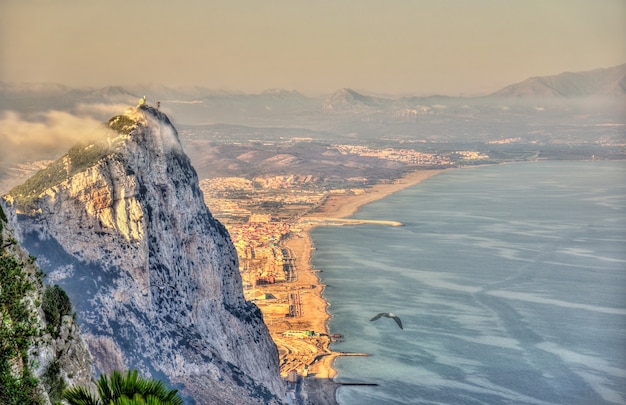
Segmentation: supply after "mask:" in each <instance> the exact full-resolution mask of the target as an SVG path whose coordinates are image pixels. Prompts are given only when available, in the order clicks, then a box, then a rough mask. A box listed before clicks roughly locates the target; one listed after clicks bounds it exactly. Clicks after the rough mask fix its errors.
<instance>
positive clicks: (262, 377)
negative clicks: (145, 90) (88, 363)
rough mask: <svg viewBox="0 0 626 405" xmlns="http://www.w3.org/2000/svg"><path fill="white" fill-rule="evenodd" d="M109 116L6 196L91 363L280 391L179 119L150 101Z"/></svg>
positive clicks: (218, 392) (207, 390) (260, 392)
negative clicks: (58, 289)
mask: <svg viewBox="0 0 626 405" xmlns="http://www.w3.org/2000/svg"><path fill="white" fill-rule="evenodd" d="M108 128H109V129H108V133H107V135H106V136H105V137H104V138H103V139H99V140H97V141H94V142H89V143H86V144H82V145H77V146H76V147H75V148H73V149H72V150H70V151H69V152H68V153H67V154H66V155H65V156H63V157H62V158H61V159H59V160H57V161H56V162H54V163H53V164H52V165H51V166H49V167H48V168H47V169H45V170H44V171H42V172H40V173H38V174H37V175H35V176H34V177H33V178H32V179H30V180H29V181H28V182H26V183H25V184H24V185H23V186H20V187H17V188H15V189H14V190H12V191H11V192H10V193H9V194H8V195H7V196H5V199H6V201H7V202H8V204H9V205H10V206H11V207H13V209H15V210H16V211H17V213H18V215H17V223H18V226H19V228H20V229H21V234H20V239H21V241H22V243H23V245H24V246H25V247H26V248H27V249H28V250H29V251H30V253H31V254H33V255H35V256H37V257H38V258H39V262H40V265H41V267H42V269H43V271H44V272H45V273H46V274H47V276H48V278H49V279H50V280H53V281H54V282H57V283H58V284H60V285H61V286H62V287H63V288H64V289H65V290H66V291H67V293H68V295H69V296H70V298H71V299H72V302H73V303H74V305H75V307H76V309H77V313H78V317H77V319H78V322H79V324H80V326H81V330H82V332H83V336H84V338H85V340H86V341H87V343H88V345H89V349H90V351H91V353H92V355H93V357H94V360H95V365H96V367H97V370H98V371H99V372H102V373H109V372H111V371H112V370H114V369H121V370H124V369H139V370H140V372H141V373H142V375H146V376H150V377H152V378H157V379H161V380H164V381H166V382H168V383H169V384H171V385H173V386H175V387H177V388H179V389H181V392H182V394H183V395H184V396H186V401H187V402H188V403H199V404H208V403H223V404H228V403H232V404H235V403H237V404H266V403H280V402H281V400H282V398H284V386H283V383H282V381H281V379H280V376H279V370H278V351H277V349H276V346H275V344H274V343H273V341H272V340H271V338H270V335H269V332H268V330H267V328H266V326H265V324H264V323H263V320H262V316H261V313H260V311H259V309H258V308H257V307H256V306H255V305H254V304H252V303H250V302H247V301H245V299H244V297H243V291H242V284H241V277H240V275H239V271H238V262H237V255H236V251H235V249H234V247H233V244H232V241H231V240H230V236H229V235H228V232H227V231H226V229H225V227H224V226H223V225H222V224H221V223H220V222H218V221H217V220H216V219H215V218H214V217H213V216H212V215H211V213H210V212H209V210H208V209H207V207H206V206H205V204H204V201H203V198H202V193H201V191H200V189H199V187H198V177H197V174H196V172H195V170H194V168H193V167H192V165H191V163H190V160H189V158H188V157H187V156H186V155H185V153H184V151H183V149H182V146H181V144H180V141H179V139H178V134H177V132H176V129H175V128H174V126H173V125H172V124H171V122H170V120H169V119H168V117H167V116H166V115H165V114H163V113H162V112H161V111H159V110H158V109H156V108H153V107H151V106H149V105H147V104H143V105H140V106H138V107H137V108H131V109H129V110H128V111H126V112H125V113H124V114H121V115H118V116H116V117H113V118H112V119H111V120H109V123H108Z"/></svg>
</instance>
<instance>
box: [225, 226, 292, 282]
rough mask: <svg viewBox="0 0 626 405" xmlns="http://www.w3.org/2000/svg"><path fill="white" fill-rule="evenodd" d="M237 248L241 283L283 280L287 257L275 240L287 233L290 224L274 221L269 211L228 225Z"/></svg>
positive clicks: (277, 240) (286, 270)
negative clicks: (241, 222)
mask: <svg viewBox="0 0 626 405" xmlns="http://www.w3.org/2000/svg"><path fill="white" fill-rule="evenodd" d="M227 229H228V232H229V233H230V237H231V239H232V241H233V244H234V245H235V249H237V256H238V257H239V271H240V272H241V274H242V278H243V283H244V287H245V288H247V289H249V288H251V287H253V286H257V285H263V284H274V283H276V282H281V281H286V280H287V276H288V270H289V269H288V268H287V266H286V264H287V262H288V259H286V258H285V254H284V251H283V249H282V248H281V247H280V246H279V244H278V242H279V241H280V240H281V239H282V238H283V237H284V236H285V235H287V234H288V233H289V231H290V229H289V224H288V223H287V222H284V221H280V222H274V221H272V217H271V216H270V215H259V214H256V215H250V218H249V219H248V222H246V223H244V224H237V225H229V226H227Z"/></svg>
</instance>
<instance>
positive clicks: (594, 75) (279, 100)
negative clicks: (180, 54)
mask: <svg viewBox="0 0 626 405" xmlns="http://www.w3.org/2000/svg"><path fill="white" fill-rule="evenodd" d="M144 95H146V96H147V100H148V103H150V104H152V105H157V104H158V105H160V108H161V109H162V110H163V111H164V112H166V113H167V114H169V115H170V116H172V117H175V119H176V121H177V122H178V123H184V124H213V123H228V124H236V125H247V126H262V127H267V126H276V125H279V126H284V125H287V126H288V127H291V128H296V127H298V128H309V129H316V130H328V128H329V125H326V123H325V122H326V121H328V120H329V119H331V118H329V117H332V120H337V119H339V120H346V119H353V118H358V119H359V121H360V122H365V121H369V122H371V121H372V120H371V119H370V118H371V117H370V118H367V119H366V118H364V115H372V114H375V115H377V120H380V119H383V120H397V119H414V118H415V117H417V116H424V115H442V114H443V115H455V116H467V115H468V114H469V115H472V116H475V114H477V113H480V114H485V113H488V114H492V113H494V112H498V111H500V112H503V111H511V110H505V109H503V107H506V108H516V109H517V110H516V112H517V113H527V112H531V113H532V111H535V110H537V108H540V109H542V110H541V111H544V110H545V108H548V107H550V108H553V109H558V111H560V112H563V111H564V106H565V107H567V108H570V107H571V106H572V105H573V103H579V101H581V100H583V99H590V98H594V99H598V98H601V99H604V100H605V102H608V103H609V104H611V105H612V106H613V107H611V108H613V109H614V110H615V106H617V107H616V108H617V110H619V109H623V105H624V101H623V100H624V99H625V96H626V64H623V65H620V66H615V67H611V68H603V69H595V70H591V71H586V72H576V73H569V72H568V73H561V74H559V75H555V76H543V77H532V78H529V79H527V80H524V81H522V82H519V83H515V84H511V85H510V86H507V87H505V88H503V89H501V90H499V91H497V92H495V93H492V94H489V95H486V96H481V97H448V96H429V97H401V98H385V97H375V96H372V95H366V94H363V93H360V92H358V91H356V90H354V89H349V88H343V89H340V90H338V91H336V92H335V93H333V94H331V95H330V96H329V97H327V98H326V99H320V98H314V97H308V96H305V95H303V94H301V93H299V92H297V91H293V90H283V89H272V90H267V91H264V92H262V93H258V94H245V93H232V92H224V91H216V90H211V89H207V88H204V87H198V86H195V87H176V88H173V87H167V86H163V85H160V84H147V85H133V86H107V87H103V88H71V87H67V86H64V85H58V84H9V83H0V111H1V110H12V111H16V112H19V113H22V114H33V113H34V114H36V113H38V112H42V111H48V110H62V111H68V112H70V113H76V114H79V115H90V116H92V117H94V118H97V119H105V118H107V117H108V116H110V114H111V113H112V108H114V110H119V109H120V108H121V107H123V106H124V105H128V106H132V105H135V104H136V103H137V100H138V99H139V98H141V97H143V96H144ZM606 100H608V101H606ZM537 111H539V110H537ZM568 113H571V109H570V110H568ZM349 117H353V118H349Z"/></svg>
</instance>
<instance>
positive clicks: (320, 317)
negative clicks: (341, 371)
mask: <svg viewBox="0 0 626 405" xmlns="http://www.w3.org/2000/svg"><path fill="white" fill-rule="evenodd" d="M442 171H443V170H419V171H415V172H411V173H409V174H408V175H406V176H404V177H402V178H400V179H398V180H396V181H395V182H393V183H388V184H377V185H374V186H373V187H371V188H369V189H367V190H366V191H365V192H364V193H362V194H358V195H332V196H330V197H329V198H328V199H327V200H326V201H325V203H324V204H323V206H321V207H320V208H319V209H318V210H317V212H315V213H313V214H310V215H308V216H304V217H302V218H301V220H300V226H301V229H302V231H301V232H300V233H299V235H298V236H297V237H292V238H289V239H287V240H285V241H284V242H283V246H284V247H286V248H288V249H290V250H291V252H292V254H293V255H294V256H295V258H296V260H295V265H296V268H297V281H296V284H297V285H298V286H299V287H297V288H303V289H304V288H308V289H307V290H306V293H302V294H301V301H302V308H303V313H302V316H301V318H300V320H299V324H300V325H301V326H302V327H306V328H308V329H312V330H315V331H320V332H322V333H324V334H332V333H335V332H333V331H329V330H328V320H329V319H330V314H329V313H328V311H327V307H328V303H327V302H326V300H325V299H324V297H323V291H324V285H323V284H321V281H320V279H319V277H318V276H317V271H316V269H313V268H312V266H311V250H312V249H313V248H314V246H313V243H312V241H311V238H310V235H309V231H310V230H311V229H312V228H313V227H315V226H319V225H317V224H311V223H309V222H307V218H316V219H320V218H326V219H340V218H345V217H348V216H351V215H353V214H354V213H356V212H357V211H358V210H359V208H361V207H363V206H364V205H366V204H369V203H371V202H373V201H376V200H380V199H382V198H385V197H387V196H389V195H391V194H393V193H395V192H397V191H400V190H403V189H405V188H407V187H411V186H413V185H416V184H418V183H420V182H422V181H424V180H425V179H427V178H429V177H432V176H434V175H437V174H439V173H441V172H442ZM381 219H386V218H381ZM270 329H272V328H271V327H270ZM282 343H284V344H287V345H289V344H291V343H289V342H281V341H280V338H279V342H277V345H278V346H279V347H281V344H282ZM283 347H284V346H283ZM287 347H289V346H287ZM313 349H315V350H316V353H313V354H312V355H311V358H312V359H313V360H312V361H309V362H308V364H307V369H308V375H309V377H307V378H306V384H305V385H306V386H307V391H308V395H309V399H311V400H314V401H313V402H312V403H316V404H335V403H336V400H335V399H334V398H335V390H336V388H337V387H338V385H337V384H336V383H334V382H333V380H332V379H333V377H335V375H336V371H335V369H334V368H333V362H334V360H335V358H337V357H338V356H340V355H342V354H341V353H335V352H332V351H331V349H330V338H325V339H318V340H316V343H315V347H314V348H308V349H306V350H307V351H308V350H313ZM293 354H294V355H295V354H296V353H295V352H294V353H293ZM286 357H291V356H286ZM305 357H306V356H305ZM298 360H300V361H295V360H293V359H291V360H288V361H290V362H293V363H294V364H293V366H294V367H297V366H298V364H297V363H301V362H304V363H306V360H304V359H298ZM282 366H285V367H291V365H286V364H283V365H282ZM282 366H281V369H284V367H282Z"/></svg>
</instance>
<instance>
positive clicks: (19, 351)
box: [0, 204, 95, 404]
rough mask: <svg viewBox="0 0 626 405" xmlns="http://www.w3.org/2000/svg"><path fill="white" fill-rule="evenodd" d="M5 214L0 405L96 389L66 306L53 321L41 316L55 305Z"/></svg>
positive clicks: (0, 257)
mask: <svg viewBox="0 0 626 405" xmlns="http://www.w3.org/2000/svg"><path fill="white" fill-rule="evenodd" d="M4 213H5V210H4V209H3V207H2V206H1V204H0V272H1V274H0V297H1V298H2V299H1V300H0V314H1V315H2V326H1V327H2V333H0V357H1V359H0V363H3V364H2V365H1V366H0V370H1V371H0V374H2V375H1V376H0V403H26V401H27V402H28V403H32V404H52V403H56V402H57V401H59V400H60V399H61V394H62V392H63V389H64V388H67V387H71V386H74V385H79V386H82V387H87V388H91V389H95V385H94V384H93V383H94V379H93V359H92V357H91V354H90V352H89V349H88V347H87V344H86V343H85V341H84V340H83V338H82V336H81V334H80V330H79V328H78V325H77V324H76V322H75V321H74V318H73V317H72V315H71V307H69V306H67V309H68V310H69V312H70V313H68V314H61V313H59V316H58V317H57V318H54V319H51V317H50V316H46V313H50V312H51V310H53V309H55V308H53V306H54V305H55V304H57V303H56V302H54V301H52V300H46V299H45V297H46V295H45V294H44V286H43V283H42V277H41V276H42V273H41V270H40V269H39V268H38V267H37V265H36V264H35V261H34V258H33V257H32V256H29V254H28V253H27V252H26V251H25V250H24V249H23V248H22V247H21V246H20V245H19V244H18V243H17V241H16V239H15V237H14V233H13V230H12V229H11V228H10V227H7V223H6V221H7V218H6V216H5V214H4ZM5 362H6V363H5ZM5 365H8V368H9V370H7V369H6V368H5ZM4 373H8V374H4ZM31 375H32V376H33V377H35V379H36V380H30V379H29V377H28V376H31ZM33 381H34V382H33Z"/></svg>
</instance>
